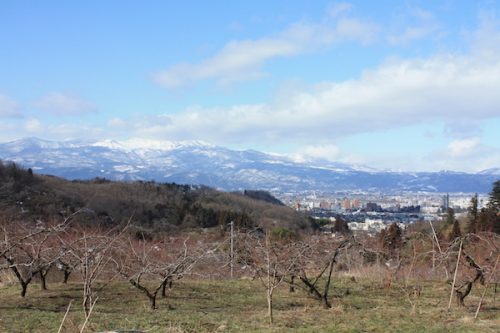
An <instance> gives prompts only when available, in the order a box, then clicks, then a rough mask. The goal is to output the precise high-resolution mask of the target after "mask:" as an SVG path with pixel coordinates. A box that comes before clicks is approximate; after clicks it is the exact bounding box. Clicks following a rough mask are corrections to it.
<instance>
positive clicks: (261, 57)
mask: <svg viewBox="0 0 500 333" xmlns="http://www.w3.org/2000/svg"><path fill="white" fill-rule="evenodd" d="M377 31H378V26H376V25H375V24H373V23H370V22H364V21H361V20H359V19H356V18H347V17H345V18H340V19H338V20H336V21H335V22H330V21H327V22H325V23H323V24H307V23H298V24H294V25H291V26H290V27H288V28H287V29H286V30H284V31H282V32H281V33H279V34H277V35H275V36H271V37H263V38H259V39H254V40H241V41H231V42H229V43H227V44H226V45H225V46H224V47H223V48H222V49H221V50H220V51H218V52H217V53H216V54H215V55H214V56H212V57H211V58H208V59H205V60H203V61H201V62H200V63H197V64H192V63H179V64H175V65H173V66H171V67H169V68H167V69H166V70H163V71H159V72H157V73H156V74H154V76H153V77H154V80H155V81H156V82H157V83H158V84H160V85H162V86H164V87H165V88H168V89H174V88H179V87H182V86H185V85H188V84H191V83H193V82H197V81H201V80H207V79H214V80H216V81H217V82H218V83H219V84H221V85H227V84H230V83H233V82H236V81H244V80H253V79H257V78H260V77H262V76H264V75H265V73H264V71H263V69H262V67H263V66H264V64H265V62H266V61H268V60H270V59H273V58H277V57H287V56H293V55H297V54H300V53H304V52H310V51H312V50H315V49H317V48H320V47H324V46H328V45H331V44H333V43H339V42H342V41H358V42H360V43H363V44H366V43H369V42H371V41H372V40H373V39H374V36H375V35H376V33H377Z"/></svg>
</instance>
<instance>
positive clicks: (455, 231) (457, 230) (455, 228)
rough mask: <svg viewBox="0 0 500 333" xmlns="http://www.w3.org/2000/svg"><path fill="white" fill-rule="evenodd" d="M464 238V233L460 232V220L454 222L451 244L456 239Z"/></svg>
mask: <svg viewBox="0 0 500 333" xmlns="http://www.w3.org/2000/svg"><path fill="white" fill-rule="evenodd" d="M460 237H462V233H461V232H460V224H458V220H455V222H453V228H452V229H451V234H450V239H449V241H450V242H453V241H454V240H455V239H457V238H460Z"/></svg>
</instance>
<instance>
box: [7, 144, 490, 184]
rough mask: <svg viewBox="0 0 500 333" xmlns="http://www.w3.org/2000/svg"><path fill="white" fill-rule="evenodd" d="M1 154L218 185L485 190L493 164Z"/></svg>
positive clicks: (139, 147) (48, 166) (194, 152)
mask: <svg viewBox="0 0 500 333" xmlns="http://www.w3.org/2000/svg"><path fill="white" fill-rule="evenodd" d="M0 159H2V160H4V161H14V162H17V163H20V164H21V165H23V166H24V167H26V168H31V169H33V171H35V172H38V173H43V174H51V175H55V176H61V177H65V178H68V179H89V178H95V177H104V178H108V179H113V180H155V181H158V182H175V183H182V184H198V185H207V186H210V187H214V188H218V189H222V190H242V189H264V190H269V191H275V192H301V191H309V190H316V191H325V192H334V191H381V192H385V193H395V192H402V191H406V192H479V193H486V192H489V191H490V189H491V184H492V183H493V182H494V181H495V180H497V179H499V178H500V168H493V169H488V170H484V171H481V172H479V173H465V172H453V171H440V172H395V171H386V170H376V169H372V168H369V167H364V166H355V165H349V164H344V163H334V162H329V161H326V160H310V161H300V162H299V161H296V160H295V159H293V158H291V157H289V156H283V155H277V154H269V153H263V152H259V151H255V150H232V149H228V148H224V147H220V146H214V145H210V144H207V143H204V142H200V141H180V142H171V141H164V142H159V141H147V140H127V141H121V142H118V141H94V142H91V141H47V140H41V139H38V138H25V139H20V140H15V141H11V142H6V143H0Z"/></svg>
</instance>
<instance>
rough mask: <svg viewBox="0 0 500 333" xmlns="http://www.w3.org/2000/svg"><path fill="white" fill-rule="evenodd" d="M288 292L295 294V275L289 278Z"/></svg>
mask: <svg viewBox="0 0 500 333" xmlns="http://www.w3.org/2000/svg"><path fill="white" fill-rule="evenodd" d="M288 291H289V292H291V293H294V292H295V275H292V277H291V281H290V289H289V290H288Z"/></svg>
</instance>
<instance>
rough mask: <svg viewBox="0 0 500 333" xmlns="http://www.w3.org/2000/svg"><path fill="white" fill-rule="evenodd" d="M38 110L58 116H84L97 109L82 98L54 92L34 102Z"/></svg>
mask: <svg viewBox="0 0 500 333" xmlns="http://www.w3.org/2000/svg"><path fill="white" fill-rule="evenodd" d="M34 106H35V107H36V108H39V109H41V110H42V111H45V112H48V113H52V114H56V115H82V114H85V113H93V112H96V111H97V108H96V107H95V105H93V104H92V103H90V102H88V101H86V100H84V99H82V98H81V97H80V96H78V95H75V94H72V93H68V92H52V93H49V94H47V95H45V96H43V97H42V98H40V99H39V100H37V101H35V102H34Z"/></svg>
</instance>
